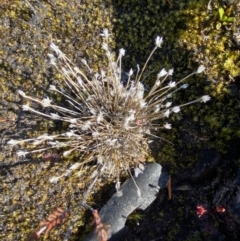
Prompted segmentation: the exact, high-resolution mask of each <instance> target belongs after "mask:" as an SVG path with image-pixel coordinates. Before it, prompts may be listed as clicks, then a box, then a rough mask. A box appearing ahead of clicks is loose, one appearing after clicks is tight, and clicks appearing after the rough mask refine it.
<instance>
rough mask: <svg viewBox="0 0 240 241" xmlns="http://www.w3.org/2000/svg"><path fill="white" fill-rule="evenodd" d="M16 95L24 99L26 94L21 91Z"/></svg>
mask: <svg viewBox="0 0 240 241" xmlns="http://www.w3.org/2000/svg"><path fill="white" fill-rule="evenodd" d="M18 94H19V95H21V96H22V97H26V94H25V93H24V92H23V91H22V90H18Z"/></svg>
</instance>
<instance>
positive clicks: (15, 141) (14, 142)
mask: <svg viewBox="0 0 240 241" xmlns="http://www.w3.org/2000/svg"><path fill="white" fill-rule="evenodd" d="M18 143H20V141H17V140H13V139H11V140H10V141H8V142H7V144H8V145H11V146H15V145H17V144H18Z"/></svg>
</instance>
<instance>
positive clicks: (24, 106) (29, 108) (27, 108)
mask: <svg viewBox="0 0 240 241" xmlns="http://www.w3.org/2000/svg"><path fill="white" fill-rule="evenodd" d="M22 109H23V110H24V111H28V110H31V107H30V106H29V105H23V106H22Z"/></svg>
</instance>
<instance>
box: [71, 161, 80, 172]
mask: <svg viewBox="0 0 240 241" xmlns="http://www.w3.org/2000/svg"><path fill="white" fill-rule="evenodd" d="M81 165H82V164H81V163H79V162H76V163H74V164H73V165H72V166H70V168H69V169H70V170H75V169H77V168H78V167H80V166H81Z"/></svg>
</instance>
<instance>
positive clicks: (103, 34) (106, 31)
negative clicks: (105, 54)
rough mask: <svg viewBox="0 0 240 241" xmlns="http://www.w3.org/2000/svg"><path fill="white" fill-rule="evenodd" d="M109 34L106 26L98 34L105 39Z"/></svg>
mask: <svg viewBox="0 0 240 241" xmlns="http://www.w3.org/2000/svg"><path fill="white" fill-rule="evenodd" d="M110 35H111V34H109V31H108V29H107V28H104V29H103V30H102V33H100V36H102V37H104V38H106V39H108V37H109V36H110Z"/></svg>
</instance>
